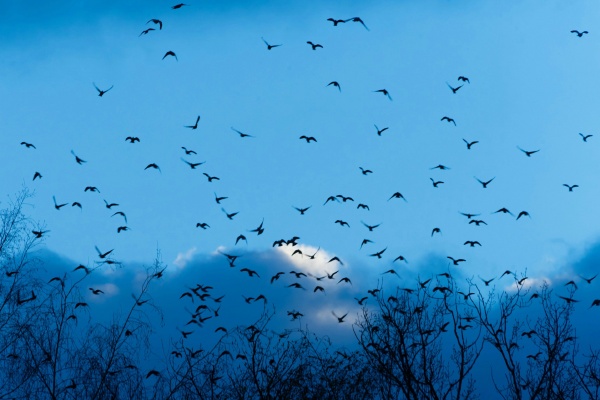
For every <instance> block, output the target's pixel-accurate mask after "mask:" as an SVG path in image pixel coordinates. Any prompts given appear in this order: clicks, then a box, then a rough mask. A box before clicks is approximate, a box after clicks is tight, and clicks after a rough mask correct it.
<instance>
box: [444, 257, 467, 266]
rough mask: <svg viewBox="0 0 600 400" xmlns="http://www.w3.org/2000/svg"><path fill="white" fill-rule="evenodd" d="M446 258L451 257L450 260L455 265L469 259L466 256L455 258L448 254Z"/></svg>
mask: <svg viewBox="0 0 600 400" xmlns="http://www.w3.org/2000/svg"><path fill="white" fill-rule="evenodd" d="M446 258H447V259H449V260H450V261H452V264H453V265H458V263H461V262H465V261H467V260H465V259H464V258H458V259H455V258H453V257H450V256H447V257H446Z"/></svg>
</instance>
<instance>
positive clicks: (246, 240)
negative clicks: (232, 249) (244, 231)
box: [235, 235, 248, 245]
mask: <svg viewBox="0 0 600 400" xmlns="http://www.w3.org/2000/svg"><path fill="white" fill-rule="evenodd" d="M240 240H243V241H245V242H246V244H248V239H247V238H246V236H244V235H238V237H237V238H236V239H235V244H236V245H237V244H238V242H239V241H240Z"/></svg>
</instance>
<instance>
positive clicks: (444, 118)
mask: <svg viewBox="0 0 600 400" xmlns="http://www.w3.org/2000/svg"><path fill="white" fill-rule="evenodd" d="M440 121H448V123H450V122H452V123H453V124H454V126H456V121H455V120H454V118H450V117H446V116H443V117H442V119H440Z"/></svg>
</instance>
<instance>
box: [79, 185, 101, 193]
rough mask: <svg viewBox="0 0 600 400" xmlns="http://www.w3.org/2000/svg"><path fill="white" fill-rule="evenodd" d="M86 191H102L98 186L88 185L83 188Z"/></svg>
mask: <svg viewBox="0 0 600 400" xmlns="http://www.w3.org/2000/svg"><path fill="white" fill-rule="evenodd" d="M83 191H84V192H88V191H89V192H97V193H100V191H99V190H98V188H97V187H96V186H86V187H85V189H84V190H83Z"/></svg>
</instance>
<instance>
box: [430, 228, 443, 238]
mask: <svg viewBox="0 0 600 400" xmlns="http://www.w3.org/2000/svg"><path fill="white" fill-rule="evenodd" d="M436 233H442V230H441V229H440V228H433V229H432V230H431V236H433V235H434V234H436Z"/></svg>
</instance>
